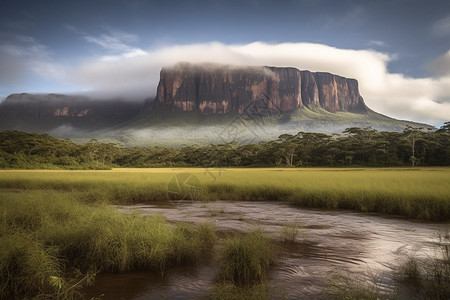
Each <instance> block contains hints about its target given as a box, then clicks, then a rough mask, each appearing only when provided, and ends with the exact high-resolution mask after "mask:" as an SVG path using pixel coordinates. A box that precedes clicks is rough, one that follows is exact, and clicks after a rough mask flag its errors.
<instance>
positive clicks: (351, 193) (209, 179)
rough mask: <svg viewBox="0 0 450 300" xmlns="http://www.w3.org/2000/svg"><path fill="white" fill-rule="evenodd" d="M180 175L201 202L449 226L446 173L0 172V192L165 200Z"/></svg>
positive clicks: (89, 199) (97, 199)
mask: <svg viewBox="0 0 450 300" xmlns="http://www.w3.org/2000/svg"><path fill="white" fill-rule="evenodd" d="M180 173H187V174H192V175H194V176H195V177H196V178H197V179H198V186H199V188H200V189H201V190H202V194H201V197H200V199H201V200H204V201H211V200H234V201H244V200H245V201H289V202H291V203H294V204H296V205H298V206H300V207H307V208H325V209H352V210H356V211H360V212H378V213H385V214H392V215H400V216H406V217H409V218H416V219H423V220H429V221H450V168H420V169H419V168H417V169H411V168H399V169H394V168H388V169H320V168H312V169H244V168H242V169H239V168H235V169H220V170H218V169H203V168H166V169H113V170H110V171H47V170H46V171H40V170H30V171H26V170H24V171H10V170H2V171H0V189H3V190H5V189H6V190H11V189H14V190H25V191H31V190H60V191H67V192H72V193H77V194H78V198H80V199H81V200H82V201H84V202H104V203H116V204H131V203H145V202H149V201H164V200H167V199H168V196H167V190H168V186H169V183H170V182H171V180H173V179H174V176H176V175H177V174H180ZM172 182H173V181H172ZM170 188H171V187H170V186H169V189H170ZM185 192H186V191H185Z"/></svg>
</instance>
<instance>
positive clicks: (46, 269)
mask: <svg viewBox="0 0 450 300" xmlns="http://www.w3.org/2000/svg"><path fill="white" fill-rule="evenodd" d="M84 195H85V193H84V192H71V193H67V192H61V191H50V190H32V191H0V212H1V213H0V224H1V227H0V245H1V247H0V275H1V276H0V289H1V290H0V294H1V295H2V297H3V298H5V299H9V298H14V297H19V298H22V297H33V296H36V295H44V294H50V295H54V294H55V293H58V292H59V289H60V288H61V286H63V285H64V282H65V281H61V284H59V283H58V282H59V279H61V278H63V277H64V274H66V272H67V270H68V269H69V268H76V269H79V270H81V271H82V272H85V273H86V272H91V271H92V270H95V271H132V270H155V271H157V272H160V273H161V274H163V273H164V271H165V269H166V268H167V267H168V266H171V265H176V264H185V263H192V262H196V261H197V260H199V259H200V258H201V257H202V255H203V253H204V252H205V251H206V252H208V251H210V250H211V248H212V245H213V244H214V243H215V239H216V238H215V230H214V228H213V227H212V226H211V225H209V224H200V225H196V226H193V225H187V224H175V225H170V224H168V223H166V222H165V221H164V218H163V216H161V215H153V216H150V217H141V216H139V215H138V214H131V215H127V214H122V213H120V212H119V211H117V210H115V209H114V208H112V207H110V206H109V205H106V204H104V203H102V202H94V203H93V204H89V205H88V204H85V203H83V202H81V201H78V200H77V199H78V198H79V197H83V196H84ZM56 283H58V284H56Z"/></svg>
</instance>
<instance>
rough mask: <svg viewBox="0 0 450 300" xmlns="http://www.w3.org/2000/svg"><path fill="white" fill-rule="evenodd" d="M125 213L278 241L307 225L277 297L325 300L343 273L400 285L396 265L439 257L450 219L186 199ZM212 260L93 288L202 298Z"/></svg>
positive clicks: (103, 279)
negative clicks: (333, 277) (290, 227)
mask: <svg viewBox="0 0 450 300" xmlns="http://www.w3.org/2000/svg"><path fill="white" fill-rule="evenodd" d="M117 208H118V209H119V210H121V211H123V212H134V211H138V212H140V213H141V214H142V215H149V214H155V213H160V214H163V215H164V216H165V218H166V220H167V221H170V222H175V221H183V222H190V223H200V222H205V221H207V222H211V223H213V224H215V227H216V229H217V230H218V231H219V232H230V231H231V232H247V231H250V230H252V229H254V228H261V229H262V230H263V231H264V232H266V233H268V234H270V235H271V236H273V237H274V238H277V237H279V235H280V232H281V231H282V228H283V225H285V224H288V223H296V224H300V225H301V226H302V228H300V232H299V233H300V234H298V235H297V238H296V240H295V242H294V243H287V244H282V243H281V242H280V245H281V247H280V252H279V255H278V263H277V264H276V266H275V268H274V270H273V272H272V274H271V278H270V282H269V285H270V286H271V287H272V288H273V290H274V291H276V292H275V293H274V296H275V298H277V297H276V294H278V293H279V294H280V297H281V296H283V297H285V298H287V299H326V298H327V297H326V295H324V294H323V292H324V291H325V289H326V287H327V283H328V279H329V278H330V274H332V273H333V272H339V273H342V274H346V275H350V276H352V277H355V278H358V279H360V280H362V281H370V282H374V281H375V282H376V283H377V284H378V286H379V287H380V288H381V289H384V290H386V291H387V292H389V291H390V290H392V289H393V279H392V272H393V271H394V269H395V263H396V262H397V261H399V260H401V259H404V258H405V257H406V256H407V255H410V254H414V255H416V256H419V257H420V256H422V257H430V256H434V255H436V254H437V253H436V250H435V247H433V245H434V243H435V242H437V240H438V238H437V234H438V232H439V231H440V230H443V229H445V228H446V227H448V224H436V223H422V222H415V221H410V220H405V219H401V218H387V217H383V216H378V215H367V214H359V213H355V212H349V211H324V210H305V209H300V208H297V207H295V206H292V205H289V204H287V203H280V202H227V201H216V202H209V203H201V202H195V203H189V204H185V203H182V204H180V205H172V204H171V203H169V202H162V203H156V204H152V205H132V206H118V207H117ZM215 272H216V270H215V268H214V263H213V261H211V259H205V260H204V261H202V262H200V263H198V264H196V265H189V266H182V267H175V268H171V269H170V270H168V271H167V272H166V273H165V276H164V277H161V274H160V273H159V272H131V273H119V274H118V273H113V274H99V275H98V276H97V278H96V284H95V286H94V287H91V288H89V289H88V290H87V295H88V296H89V297H94V296H99V295H103V297H102V299H200V298H203V297H204V296H205V295H207V294H208V291H210V290H211V289H212V288H213V287H214V276H215Z"/></svg>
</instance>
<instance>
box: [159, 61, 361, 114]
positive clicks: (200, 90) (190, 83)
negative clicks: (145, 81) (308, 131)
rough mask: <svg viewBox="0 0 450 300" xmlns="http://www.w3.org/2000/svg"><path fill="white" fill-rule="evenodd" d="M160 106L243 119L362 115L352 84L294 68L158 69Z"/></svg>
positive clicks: (203, 66) (355, 85) (208, 66)
mask: <svg viewBox="0 0 450 300" xmlns="http://www.w3.org/2000/svg"><path fill="white" fill-rule="evenodd" d="M161 106H168V107H170V108H171V109H172V110H181V111H199V112H201V113H203V114H225V113H230V112H235V113H238V114H241V115H245V110H246V108H248V107H249V106H251V107H252V108H253V110H254V111H253V113H256V114H258V113H262V114H264V113H265V112H267V111H269V112H270V111H280V112H286V111H292V110H295V109H298V108H303V107H307V108H323V109H325V110H326V111H329V112H336V111H346V112H353V113H367V107H366V105H365V104H364V100H363V98H362V97H361V95H360V94H359V90H358V82H357V81H356V80H355V79H348V78H344V77H341V76H338V75H333V74H330V73H323V72H316V73H314V72H309V71H300V70H298V69H295V68H278V67H236V66H228V65H216V64H201V65H195V64H189V63H179V64H177V65H175V66H174V67H171V68H164V69H162V71H161V75H160V81H159V85H158V90H157V95H156V98H155V101H154V102H153V103H152V104H151V107H152V108H153V109H158V108H159V107H161Z"/></svg>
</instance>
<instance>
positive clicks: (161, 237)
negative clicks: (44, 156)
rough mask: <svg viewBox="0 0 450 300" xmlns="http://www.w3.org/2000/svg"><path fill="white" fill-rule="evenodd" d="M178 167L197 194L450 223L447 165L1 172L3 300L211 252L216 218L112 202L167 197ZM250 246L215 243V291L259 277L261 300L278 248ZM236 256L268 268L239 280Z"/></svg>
mask: <svg viewBox="0 0 450 300" xmlns="http://www.w3.org/2000/svg"><path fill="white" fill-rule="evenodd" d="M179 174H189V175H194V176H195V177H196V178H197V179H198V180H197V181H195V182H196V184H197V186H196V188H199V189H200V190H201V191H202V193H201V194H199V195H198V196H199V197H198V198H196V200H198V201H214V200H232V201H288V202H291V203H293V204H295V205H298V206H300V207H308V208H317V209H351V210H355V211H360V212H376V213H383V214H391V215H399V216H405V217H408V218H415V219H422V220H429V221H443V222H448V221H450V197H449V196H450V168H420V169H419V168H417V169H410V168H401V169H293V168H291V169H244V168H242V169H239V168H234V169H202V168H165V169H113V170H105V171H59V170H0V245H1V247H0V299H15V298H17V299H19V298H30V297H36V296H38V297H39V298H42V299H47V298H49V299H50V298H51V299H55V298H56V299H71V298H72V299H77V298H79V297H82V295H81V294H80V293H79V292H78V291H79V288H80V287H82V286H83V285H86V284H89V283H90V282H92V280H93V278H94V275H95V273H97V272H104V271H116V272H121V271H133V270H154V271H155V272H160V273H161V274H163V273H164V271H165V269H166V268H167V267H170V266H172V265H178V264H187V263H195V262H196V261H198V260H199V259H201V257H203V256H204V251H208V252H212V251H214V250H213V249H214V248H215V247H214V245H215V244H216V239H217V238H216V233H215V230H214V227H213V226H212V225H210V224H206V223H205V224H198V225H187V224H183V223H176V224H170V223H168V222H166V221H165V220H164V217H163V216H161V215H154V216H151V217H143V216H140V215H138V214H130V215H128V214H122V213H120V212H119V211H118V210H116V209H114V208H113V207H112V206H111V205H110V204H122V205H123V204H125V205H126V204H133V203H146V202H152V201H168V193H167V192H168V189H169V190H170V189H171V188H173V187H171V186H170V184H169V183H170V182H172V183H173V182H174V178H178V179H180V178H186V176H185V177H182V176H178V175H179ZM183 192H186V187H184V190H183V191H182V193H183ZM187 192H188V193H189V189H187ZM249 237H251V235H249ZM258 241H263V239H261V238H258ZM247 244H248V243H247V236H244V237H236V238H234V239H233V238H230V239H227V240H225V241H223V242H222V243H219V254H220V255H219V261H218V262H219V264H220V265H221V266H222V267H221V269H222V271H221V272H222V273H221V276H222V277H223V278H222V279H223V282H221V283H220V284H219V286H218V287H217V289H215V290H214V291H213V294H212V296H211V297H212V298H214V297H216V296H217V297H218V298H223V297H222V296H223V295H224V294H229V295H232V294H233V293H234V292H233V291H237V290H236V289H238V290H239V287H238V286H236V285H235V284H236V282H234V281H236V280H237V281H238V283H240V281H242V280H243V282H244V283H245V282H253V281H254V280H256V282H257V284H260V288H259V285H256V286H254V285H252V286H250V287H249V290H248V291H247V289H246V290H245V293H253V294H254V296H255V297H256V298H258V297H259V296H258V295H260V293H263V294H264V293H266V292H265V282H264V280H262V279H264V278H265V276H266V272H268V268H269V265H270V264H271V263H272V261H271V258H270V257H271V255H272V254H271V253H272V252H271V251H266V252H261V251H259V250H261V249H269V250H270V247H269V246H267V247H266V246H264V247H262V246H258V247H257V248H258V249H256V248H252V247H250V246H251V245H250V246H249V245H247ZM265 245H269V244H267V243H266V244H265ZM242 249H244V250H245V251H244V250H242ZM241 250H242V251H241ZM255 250H258V251H255ZM241 252H242V253H241ZM211 254H212V253H211ZM244 254H245V255H244ZM247 254H248V255H247ZM269 254H270V255H269ZM235 260H239V261H245V262H246V264H248V266H249V267H248V269H249V270H251V268H253V267H255V266H256V268H258V269H259V268H262V267H261V266H264V270H265V271H264V272H263V273H261V274H259V275H260V276H259V277H257V278H256V279H254V278H250V277H248V278H247V277H246V278H243V279H242V280H241V278H235V277H234V275H235V274H240V273H241V272H240V271H239V270H238V271H236V270H235V269H233V268H234V266H235V264H234V261H235ZM268 262H269V263H268ZM239 266H241V265H239ZM245 266H246V265H245ZM261 270H262V269H261ZM236 272H237V273H236ZM252 272H253V271H251V272H250V273H252ZM247 273H248V272H247ZM230 274H231V275H230ZM243 274H246V273H245V272H244V273H243ZM230 282H231V283H230ZM253 294H252V295H253Z"/></svg>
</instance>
